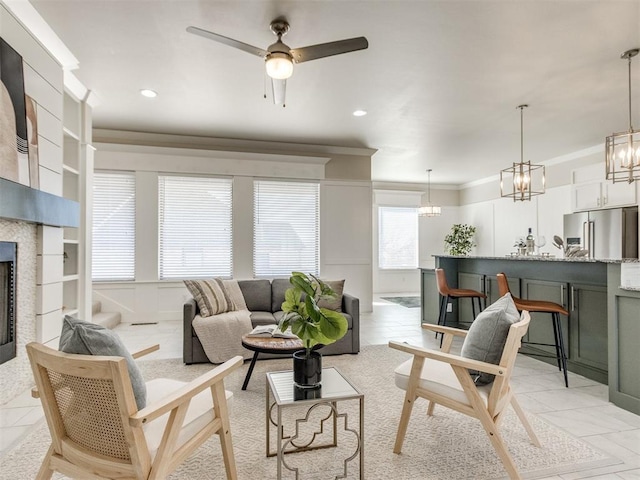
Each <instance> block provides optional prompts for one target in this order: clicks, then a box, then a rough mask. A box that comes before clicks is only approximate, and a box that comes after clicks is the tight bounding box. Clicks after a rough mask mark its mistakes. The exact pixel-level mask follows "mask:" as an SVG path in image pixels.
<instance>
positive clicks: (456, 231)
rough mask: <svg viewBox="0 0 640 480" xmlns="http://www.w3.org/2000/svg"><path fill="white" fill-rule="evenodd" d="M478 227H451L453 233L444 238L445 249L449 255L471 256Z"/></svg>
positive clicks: (458, 225) (460, 225)
mask: <svg viewBox="0 0 640 480" xmlns="http://www.w3.org/2000/svg"><path fill="white" fill-rule="evenodd" d="M475 233H476V227H473V226H471V225H466V224H460V223H456V224H455V225H454V226H453V227H451V233H449V234H448V235H447V236H446V237H444V247H445V250H446V251H447V252H448V253H449V255H469V252H470V251H471V248H472V247H474V246H475V243H473V235H474V234H475Z"/></svg>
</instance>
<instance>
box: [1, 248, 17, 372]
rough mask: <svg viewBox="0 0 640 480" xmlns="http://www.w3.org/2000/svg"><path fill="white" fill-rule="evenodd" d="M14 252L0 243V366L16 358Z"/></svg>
mask: <svg viewBox="0 0 640 480" xmlns="http://www.w3.org/2000/svg"><path fill="white" fill-rule="evenodd" d="M16 251H17V244H16V243H13V242H0V364H2V363H4V362H8V361H9V360H11V359H12V358H15V356H16Z"/></svg>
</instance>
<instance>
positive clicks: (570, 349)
mask: <svg viewBox="0 0 640 480" xmlns="http://www.w3.org/2000/svg"><path fill="white" fill-rule="evenodd" d="M436 267H437V268H438V267H439V268H444V269H445V272H446V275H447V282H448V283H449V286H450V287H452V288H471V289H473V290H478V291H481V292H483V293H484V294H485V295H487V305H488V304H491V303H493V302H494V301H496V300H497V299H498V298H499V296H500V294H499V291H498V284H497V280H496V274H497V273H500V272H503V273H505V274H506V275H507V278H508V279H509V288H510V290H511V293H512V294H513V295H515V296H518V297H521V298H525V299H531V300H547V301H551V302H555V303H558V304H560V305H562V306H563V307H564V308H565V309H567V311H568V312H569V316H568V317H567V316H564V315H561V317H560V321H561V324H562V332H563V337H564V341H565V346H566V350H567V355H568V359H567V366H568V369H569V371H571V372H574V373H577V374H580V375H583V376H585V377H587V378H590V379H592V380H595V381H597V382H600V383H604V384H608V385H609V398H610V400H611V401H612V402H613V403H615V404H616V405H618V406H620V407H622V408H625V409H627V410H630V411H632V412H634V413H637V414H640V375H638V369H639V368H640V291H633V290H625V289H621V288H620V287H619V285H620V262H619V261H618V262H615V261H606V262H605V261H595V260H572V259H543V258H518V257H515V258H513V257H454V256H437V257H436ZM421 279H422V293H421V295H422V321H423V322H427V323H437V321H438V312H439V305H440V296H439V294H438V289H437V285H436V281H435V272H434V269H422V274H421ZM450 302H451V305H450V310H451V311H450V312H448V313H447V316H446V322H447V324H448V325H451V326H459V327H461V328H468V325H469V322H470V321H471V319H472V317H473V314H472V311H471V301H470V300H468V299H460V300H451V301H450ZM523 340H524V341H526V342H531V343H548V344H553V328H552V323H551V315H550V314H543V313H534V314H532V321H531V324H530V326H529V331H528V333H527V336H526V337H525V338H524V339H523ZM522 352H523V353H529V354H532V355H536V358H538V359H540V360H542V361H545V362H548V363H551V364H556V359H555V358H554V355H555V348H554V347H548V346H543V345H534V344H530V345H524V346H523V349H522ZM544 355H551V356H552V357H545V356H544Z"/></svg>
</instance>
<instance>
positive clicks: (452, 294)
mask: <svg viewBox="0 0 640 480" xmlns="http://www.w3.org/2000/svg"><path fill="white" fill-rule="evenodd" d="M436 283H437V285H438V293H440V297H441V298H440V313H439V314H438V325H445V319H446V316H447V304H448V303H449V299H450V298H470V299H471V311H472V312H473V319H472V320H471V321H472V322H473V320H475V318H476V305H475V302H474V299H477V300H478V310H479V312H481V311H482V303H481V302H480V299H481V298H483V299H484V301H485V306H486V302H487V296H486V295H485V294H484V293H482V292H478V291H477V290H467V289H464V288H449V284H447V277H446V275H445V273H444V270H443V269H442V268H436ZM479 312H478V313H479ZM436 337H437V335H436Z"/></svg>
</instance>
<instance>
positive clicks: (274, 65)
mask: <svg viewBox="0 0 640 480" xmlns="http://www.w3.org/2000/svg"><path fill="white" fill-rule="evenodd" d="M265 66H266V69H267V75H269V76H270V77H271V78H275V79H276V80H286V79H287V78H289V77H290V76H291V75H292V74H293V61H292V60H291V57H290V56H289V54H287V53H284V52H273V53H270V54H269V56H268V57H267V61H266V62H265Z"/></svg>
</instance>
